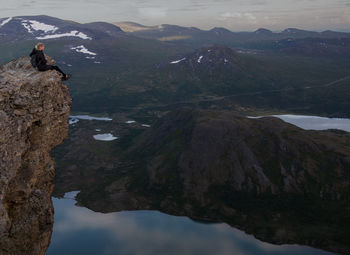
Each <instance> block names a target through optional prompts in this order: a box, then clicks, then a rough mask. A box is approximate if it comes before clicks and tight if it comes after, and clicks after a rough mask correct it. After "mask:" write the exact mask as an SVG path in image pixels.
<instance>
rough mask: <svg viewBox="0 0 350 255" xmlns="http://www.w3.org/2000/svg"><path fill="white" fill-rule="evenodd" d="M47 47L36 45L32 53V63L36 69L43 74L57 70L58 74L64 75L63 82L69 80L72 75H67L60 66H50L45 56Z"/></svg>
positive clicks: (40, 44)
mask: <svg viewBox="0 0 350 255" xmlns="http://www.w3.org/2000/svg"><path fill="white" fill-rule="evenodd" d="M44 49H45V45H44V44H43V43H38V44H37V45H35V47H34V49H33V50H32V53H30V55H29V56H30V63H31V64H32V66H33V67H34V68H36V69H38V70H39V71H41V72H44V71H48V70H56V71H57V72H59V73H61V74H62V80H63V81H66V80H68V79H69V78H70V77H71V75H70V74H65V73H64V72H63V71H62V70H61V69H60V68H59V67H58V66H53V65H48V64H47V61H46V59H45V55H44Z"/></svg>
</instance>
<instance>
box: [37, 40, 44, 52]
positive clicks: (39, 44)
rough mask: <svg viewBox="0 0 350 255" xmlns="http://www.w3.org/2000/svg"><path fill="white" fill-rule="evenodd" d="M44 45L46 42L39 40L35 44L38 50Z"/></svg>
mask: <svg viewBox="0 0 350 255" xmlns="http://www.w3.org/2000/svg"><path fill="white" fill-rule="evenodd" d="M42 46H44V44H43V43H41V42H39V43H37V44H36V45H35V49H36V50H40V48H41V47H42Z"/></svg>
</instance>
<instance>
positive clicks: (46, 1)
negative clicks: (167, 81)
mask: <svg viewBox="0 0 350 255" xmlns="http://www.w3.org/2000/svg"><path fill="white" fill-rule="evenodd" d="M41 14H45V15H49V16H53V17H57V18H62V19H69V20H74V21H77V22H81V23H86V22H93V21H106V22H119V21H133V22H137V23H141V24H144V25H160V24H175V25H181V26H195V27H199V28H202V29H211V28H213V27H225V28H227V29H230V30H232V31H253V30H256V29H258V28H261V27H263V28H267V29H271V30H273V31H278V30H283V29H285V28H289V27H296V28H301V29H309V30H316V31H321V30H327V29H332V30H338V31H348V32H350V0H172V1H166V0H15V1H9V0H0V17H2V18H5V17H12V16H24V15H41Z"/></svg>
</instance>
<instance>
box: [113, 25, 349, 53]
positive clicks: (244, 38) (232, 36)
mask: <svg viewBox="0 0 350 255" xmlns="http://www.w3.org/2000/svg"><path fill="white" fill-rule="evenodd" d="M114 24H116V25H117V26H120V27H121V29H122V30H123V31H124V32H126V33H128V34H132V35H134V36H138V37H142V38H150V39H156V40H161V41H170V42H173V43H178V44H184V45H192V46H193V47H201V46H208V45H209V44H224V45H227V46H231V47H242V48H254V47H257V45H260V46H259V48H261V47H262V46H263V45H264V43H263V42H264V41H268V42H270V43H272V42H273V41H276V40H283V39H288V38H292V39H301V38H322V39H327V38H328V39H329V38H338V39H339V38H350V33H343V32H335V31H324V32H314V31H307V30H301V29H297V28H287V29H285V30H283V31H281V32H272V31H270V30H268V29H265V28H260V29H258V30H256V31H254V32H232V31H230V30H228V29H226V28H217V27H216V28H213V29H211V30H201V29H198V28H194V27H182V26H175V25H166V24H163V25H160V26H143V25H140V24H137V23H132V22H117V23H114Z"/></svg>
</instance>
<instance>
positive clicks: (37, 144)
mask: <svg viewBox="0 0 350 255" xmlns="http://www.w3.org/2000/svg"><path fill="white" fill-rule="evenodd" d="M70 108H71V98H70V95H69V91H68V88H67V87H66V86H65V85H64V84H62V82H61V78H60V76H59V75H58V74H57V73H56V72H55V71H47V72H38V71H36V70H35V69H34V68H32V67H31V65H30V63H29V58H20V59H17V60H13V61H11V62H10V63H8V64H6V65H4V66H1V68H0V253H1V254H45V251H46V249H47V247H48V245H49V242H50V237H51V233H52V226H53V207H52V203H51V193H52V190H53V186H54V185H53V180H54V175H55V163H54V160H53V159H52V158H51V156H50V151H51V149H52V148H53V147H55V146H56V145H58V144H60V143H61V142H62V141H63V140H64V138H65V137H66V136H67V133H68V117H69V112H70Z"/></svg>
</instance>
